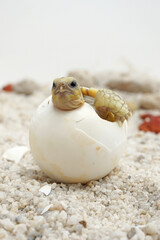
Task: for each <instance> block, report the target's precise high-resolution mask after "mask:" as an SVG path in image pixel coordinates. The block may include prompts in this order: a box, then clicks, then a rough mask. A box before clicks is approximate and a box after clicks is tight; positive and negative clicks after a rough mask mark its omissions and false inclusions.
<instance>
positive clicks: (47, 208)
mask: <svg viewBox="0 0 160 240" xmlns="http://www.w3.org/2000/svg"><path fill="white" fill-rule="evenodd" d="M51 207H53V204H50V205H48V206H46V207H45V208H44V209H43V211H42V212H41V214H42V215H43V214H44V213H46V212H48V211H49V210H50V209H51Z"/></svg>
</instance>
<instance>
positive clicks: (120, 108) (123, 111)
mask: <svg viewBox="0 0 160 240" xmlns="http://www.w3.org/2000/svg"><path fill="white" fill-rule="evenodd" d="M94 106H95V108H96V112H97V113H98V115H99V116H100V117H101V118H103V119H105V120H108V121H111V122H115V121H116V122H119V123H120V125H121V124H122V123H123V122H124V120H128V118H129V117H130V116H131V115H132V114H131V111H130V109H129V107H128V105H127V104H126V103H125V101H124V99H123V98H122V97H121V96H120V95H119V94H117V93H116V92H114V91H112V90H109V89H100V90H98V91H97V93H96V96H95V101H94Z"/></svg>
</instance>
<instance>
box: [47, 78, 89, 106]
mask: <svg viewBox="0 0 160 240" xmlns="http://www.w3.org/2000/svg"><path fill="white" fill-rule="evenodd" d="M52 102H53V104H54V106H55V107H57V108H59V109H62V110H72V109H75V108H78V107H80V106H81V105H82V104H83V103H84V99H83V95H82V92H81V89H80V86H79V84H78V82H77V80H76V79H75V78H73V77H62V78H56V79H55V80H54V81H53V85H52Z"/></svg>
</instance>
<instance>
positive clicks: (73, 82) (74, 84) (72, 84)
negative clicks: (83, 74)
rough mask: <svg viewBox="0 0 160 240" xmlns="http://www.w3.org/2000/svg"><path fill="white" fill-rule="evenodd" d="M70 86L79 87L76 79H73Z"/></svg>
mask: <svg viewBox="0 0 160 240" xmlns="http://www.w3.org/2000/svg"><path fill="white" fill-rule="evenodd" d="M69 86H70V87H71V88H75V87H77V82H76V81H75V80H73V81H72V82H71V83H70V84H69Z"/></svg>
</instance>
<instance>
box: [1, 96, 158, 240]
mask: <svg viewBox="0 0 160 240" xmlns="http://www.w3.org/2000/svg"><path fill="white" fill-rule="evenodd" d="M45 97H46V95H45V94H44V93H42V92H36V93H35V94H34V95H32V96H27V97H26V96H23V95H15V94H13V93H4V92H0V110H1V111H0V134H1V137H0V155H1V157H0V166H1V168H0V239H16V240H23V239H24V240H25V239H27V240H35V239H36V240H38V239H43V240H45V239H48V240H54V239H56V240H58V239H64V240H69V239H71V240H72V239H75V240H85V239H86V240H96V239H97V240H98V239H103V240H107V239H114V240H117V239H122V240H125V239H134V240H136V239H137V240H138V239H139V240H143V239H147V240H150V239H155V240H158V239H160V134H157V135H156V134H154V133H143V132H139V131H138V130H137V126H138V124H139V122H140V120H138V119H139V117H138V116H139V112H137V113H135V115H134V116H133V119H132V122H131V128H130V134H129V138H128V145H127V148H126V151H125V153H124V155H123V157H122V159H121V160H120V163H119V165H118V166H117V168H116V169H115V170H114V171H112V172H111V173H110V174H109V175H108V176H107V177H105V178H104V179H100V180H99V181H93V182H92V183H91V184H90V185H88V186H87V185H81V184H75V185H74V184H70V185H68V184H57V183H55V182H53V181H52V180H51V179H49V178H48V177H47V176H46V175H45V174H43V173H42V172H41V170H40V169H39V167H38V166H37V165H36V164H35V162H34V161H33V158H32V156H31V153H30V152H29V153H27V154H26V155H25V156H24V157H23V159H22V160H21V161H20V162H19V163H15V162H13V161H9V160H5V159H3V158H2V155H3V153H4V152H5V151H6V150H7V149H9V148H11V147H14V146H21V145H24V146H26V145H27V146H28V126H29V121H30V118H31V116H32V114H33V113H34V111H35V109H36V107H37V106H38V105H39V103H40V102H41V101H42V100H43V99H44V98H45ZM159 114H160V112H159ZM44 185H50V186H51V192H50V193H49V194H48V195H45V194H44V193H42V192H39V189H40V188H41V187H43V186H44ZM49 205H50V206H49ZM47 206H49V207H48V211H47V212H45V213H44V214H42V211H43V210H44V209H45V207H47ZM43 212H44V211H43Z"/></svg>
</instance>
